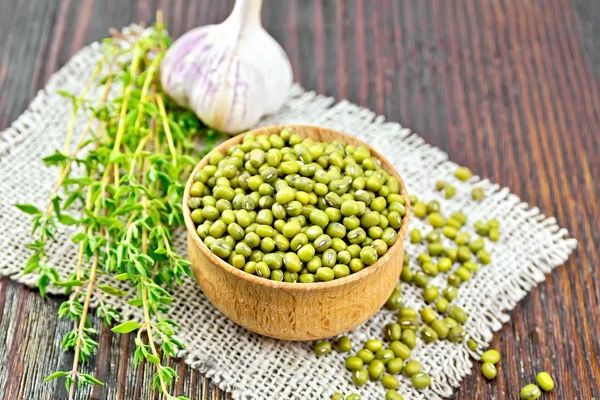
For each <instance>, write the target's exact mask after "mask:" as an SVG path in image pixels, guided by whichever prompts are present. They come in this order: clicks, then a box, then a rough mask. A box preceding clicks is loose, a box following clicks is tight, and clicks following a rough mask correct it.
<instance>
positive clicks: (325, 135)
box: [183, 125, 410, 291]
mask: <svg viewBox="0 0 600 400" xmlns="http://www.w3.org/2000/svg"><path fill="white" fill-rule="evenodd" d="M286 127H287V128H290V129H293V130H294V132H295V133H297V134H299V135H300V136H302V137H312V138H313V139H315V140H316V141H320V142H330V141H333V140H340V141H342V142H344V143H346V144H352V145H355V146H358V145H364V146H367V147H368V148H369V150H370V151H371V154H372V155H373V156H374V157H376V158H377V159H378V160H379V161H380V162H381V166H382V167H383V169H385V170H386V172H387V173H388V174H390V175H393V176H394V177H396V178H397V179H398V180H399V181H400V193H401V194H402V196H403V197H404V200H405V202H406V205H405V207H406V215H405V216H404V217H403V219H402V226H401V227H400V230H399V231H398V237H399V240H397V241H396V243H394V244H393V245H392V246H391V247H390V248H389V249H388V251H386V253H385V254H384V255H383V256H382V257H380V258H379V259H378V260H377V262H376V263H375V264H373V265H371V266H369V267H367V268H364V269H362V270H361V271H359V272H356V273H353V274H350V275H348V276H346V277H344V278H341V279H334V280H332V281H328V282H314V283H310V284H297V283H290V282H278V281H273V280H270V279H264V278H260V277H258V276H255V275H252V274H249V273H247V272H244V271H243V270H239V269H237V268H235V267H233V266H232V265H230V264H229V263H227V262H226V261H224V260H222V259H221V258H219V257H218V256H216V255H215V254H213V253H212V252H211V251H210V249H209V248H208V247H207V246H206V245H205V244H204V243H203V241H202V240H201V239H200V237H199V236H198V235H197V234H196V227H195V224H194V222H193V221H192V218H191V210H190V209H189V207H188V201H189V199H190V197H191V196H190V189H191V186H192V184H193V183H194V180H193V176H194V174H195V173H196V171H198V170H200V169H201V168H202V167H204V166H205V165H207V164H208V162H209V158H210V153H209V154H207V155H206V156H205V157H204V158H203V159H202V160H201V161H200V162H199V163H198V165H197V166H196V168H194V171H193V172H192V173H191V174H190V177H189V179H188V181H187V184H186V187H185V192H184V196H183V212H184V219H185V225H186V228H187V231H188V233H189V237H190V238H191V239H192V240H193V242H194V244H195V245H196V246H197V247H198V248H199V249H200V250H201V251H202V252H203V253H204V254H205V255H206V256H207V258H208V259H209V260H210V261H211V262H213V263H214V264H216V265H218V266H219V267H220V268H222V269H224V270H226V271H227V272H229V273H231V274H232V275H234V276H235V277H237V278H239V279H243V280H246V281H248V282H251V283H254V284H257V285H261V286H267V287H272V288H282V289H285V290H287V291H290V290H291V291H295V290H300V291H306V290H327V289H328V288H331V287H334V286H340V285H344V284H346V283H349V282H351V281H353V280H358V279H366V278H367V277H368V276H369V275H370V274H372V273H374V272H375V271H376V270H377V269H380V268H383V267H385V265H386V264H387V261H388V260H389V258H390V257H391V254H393V253H394V252H393V251H392V249H394V248H395V247H396V246H403V240H401V239H403V238H404V236H405V235H406V232H407V230H408V222H409V219H410V203H409V200H408V192H407V190H406V186H405V185H404V181H403V180H402V178H401V177H400V175H399V174H398V172H397V171H396V169H395V168H394V166H393V165H392V164H391V163H390V162H389V161H388V160H387V159H385V158H384V157H383V156H382V155H381V154H379V153H378V152H377V151H376V150H375V149H373V148H372V147H371V146H370V145H369V144H367V143H365V142H363V141H361V140H359V139H357V138H355V137H353V136H350V135H347V134H345V133H342V132H338V131H336V130H333V129H328V128H321V127H317V126H310V125H281V126H270V127H265V128H259V129H255V130H252V131H249V132H246V133H243V134H240V135H238V136H235V137H233V138H231V139H229V140H227V141H225V142H223V143H221V144H220V145H219V146H217V147H216V148H215V149H213V150H212V151H220V152H221V153H223V154H225V153H226V151H227V149H229V148H230V147H231V146H234V145H237V144H240V143H242V141H243V139H244V137H245V136H246V135H247V134H254V135H272V134H276V133H279V132H280V131H281V129H283V128H286Z"/></svg>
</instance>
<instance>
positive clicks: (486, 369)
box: [481, 362, 497, 380]
mask: <svg viewBox="0 0 600 400" xmlns="http://www.w3.org/2000/svg"><path fill="white" fill-rule="evenodd" d="M481 373H482V374H483V376H485V378H486V379H488V380H492V379H494V378H495V377H496V374H497V371H496V366H495V365H494V364H492V363H490V362H484V363H483V364H482V365H481Z"/></svg>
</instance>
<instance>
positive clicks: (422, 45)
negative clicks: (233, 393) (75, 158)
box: [0, 0, 600, 400]
mask: <svg viewBox="0 0 600 400" xmlns="http://www.w3.org/2000/svg"><path fill="white" fill-rule="evenodd" d="M167 4H170V5H169V8H168V9H167V8H166V7H167ZM232 4H233V0H227V1H219V2H214V1H213V2H210V1H208V0H201V1H200V0H197V1H191V0H190V1H180V0H177V1H172V2H166V1H161V0H124V1H121V0H119V1H116V0H110V1H102V2H99V1H97V2H94V1H92V0H43V1H27V0H3V1H0V37H2V38H3V40H2V41H0V129H3V128H5V127H6V126H8V125H9V124H10V123H11V122H12V121H13V120H14V119H15V118H16V117H17V116H18V115H19V114H20V113H22V112H23V111H24V110H25V108H26V106H27V104H28V103H29V102H30V101H31V99H32V98H33V96H34V95H35V93H36V91H37V90H39V89H40V88H41V87H43V85H44V83H45V82H46V80H47V78H48V77H49V76H50V75H51V74H52V73H53V72H54V71H55V70H56V69H57V68H60V66H62V65H64V63H65V62H66V61H67V60H68V59H69V57H70V56H71V55H72V54H73V53H74V52H76V51H77V50H78V49H79V48H81V46H83V45H84V44H86V43H89V42H90V41H93V40H98V39H100V38H102V37H104V36H105V35H106V32H107V29H108V28H109V27H111V26H114V27H121V26H124V25H127V24H129V23H132V22H136V21H138V22H145V23H146V24H149V23H151V22H152V20H153V18H154V11H155V9H156V8H157V7H163V8H165V18H166V20H167V22H168V24H169V26H170V28H171V32H172V33H174V34H175V35H180V34H182V33H183V32H185V31H187V30H188V29H190V28H193V27H196V26H198V25H202V24H207V23H216V22H220V21H222V20H223V19H224V18H225V17H226V15H227V13H228V11H229V10H230V9H231V7H232ZM263 24H264V25H265V27H266V28H267V29H268V30H269V31H270V32H272V34H273V35H274V37H275V38H276V39H277V40H278V41H279V42H280V43H281V44H282V46H283V47H284V48H285V49H286V51H287V53H288V54H289V56H290V59H291V61H292V66H293V69H294V73H295V76H296V78H297V80H299V81H300V83H301V84H303V85H305V86H306V87H308V88H310V89H316V90H317V91H318V92H320V93H324V94H327V95H333V96H336V97H338V98H348V99H349V100H350V101H352V102H355V103H358V104H360V105H362V106H366V107H369V108H371V109H373V110H375V111H377V112H379V113H384V114H386V115H387V116H388V117H389V118H390V119H391V120H395V121H400V122H402V123H403V124H405V125H406V126H408V127H410V128H412V129H413V130H414V131H416V132H418V133H419V134H421V135H422V136H423V137H424V138H425V139H426V140H428V141H429V142H431V143H432V144H434V145H436V146H439V147H441V148H442V149H444V150H445V151H447V152H448V153H449V154H450V156H451V158H452V159H453V160H455V161H457V162H459V163H461V164H464V165H467V166H469V167H470V168H471V169H472V170H473V171H476V173H477V174H480V175H483V176H487V177H490V178H491V179H492V180H494V181H496V182H498V183H500V184H501V185H507V186H509V187H510V188H511V190H513V191H514V192H515V193H516V194H518V195H519V196H520V197H521V198H523V199H524V200H525V201H528V202H530V203H531V204H535V205H537V206H539V208H540V209H541V211H542V212H544V213H545V214H547V215H554V216H556V218H557V220H558V223H559V224H560V225H561V226H564V227H566V228H567V229H568V230H569V231H570V232H571V234H572V235H573V236H574V237H576V238H577V239H579V240H580V246H579V248H578V250H577V252H576V254H575V255H574V256H573V257H571V259H570V260H569V261H568V262H567V264H566V265H565V266H563V267H560V268H558V270H557V271H555V272H554V273H553V274H552V275H551V276H550V277H548V280H547V281H546V282H545V283H544V284H542V285H540V286H539V287H538V288H536V289H534V290H533V291H532V292H531V294H529V295H528V296H527V297H526V298H525V299H524V300H523V301H522V302H521V303H519V305H518V306H517V308H516V309H515V310H514V311H513V312H512V313H511V316H512V317H513V319H512V321H511V322H510V323H508V324H506V325H505V326H504V327H503V329H502V330H501V331H500V332H499V333H498V334H497V335H496V336H495V339H494V342H493V346H494V347H495V348H498V349H499V350H500V352H501V353H502V354H503V358H504V360H503V362H502V363H501V366H500V369H499V376H498V378H497V379H496V380H495V381H494V382H492V383H488V382H487V381H485V379H483V377H482V376H481V375H480V373H479V372H478V371H477V370H476V369H474V371H473V374H472V375H471V376H468V377H467V378H466V379H465V380H464V381H463V382H462V383H461V387H460V388H459V390H458V392H457V394H456V395H455V396H454V398H457V399H458V398H461V399H462V398H486V399H504V398H513V397H515V396H516V393H518V391H519V389H520V387H521V386H522V385H524V384H526V383H529V382H531V381H533V378H534V376H535V374H536V373H537V372H538V371H541V370H549V371H550V372H551V373H552V374H553V375H554V377H555V379H556V381H557V388H556V390H555V392H553V393H552V394H550V395H549V396H546V398H550V399H571V398H573V399H575V398H577V399H579V398H581V399H591V398H594V396H596V397H597V396H598V393H600V384H599V382H600V366H599V365H598V359H599V357H600V339H599V338H598V336H597V335H595V334H594V332H595V329H597V327H598V326H600V307H599V305H600V304H599V303H600V279H599V271H598V266H599V265H600V251H599V250H600V249H599V247H598V245H599V243H600V226H599V225H600V222H599V221H600V204H599V201H598V199H599V198H600V188H599V185H598V182H600V164H599V163H600V161H599V160H600V158H599V157H598V155H599V154H600V135H598V126H600V90H599V86H598V85H599V83H598V79H600V69H598V65H600V64H599V63H598V60H600V47H599V46H597V43H598V37H599V32H600V31H599V30H598V26H600V7H599V6H598V2H597V1H594V0H573V1H572V2H571V1H568V0H531V1H528V2H523V1H520V0H481V1H479V0H456V1H455V2H447V1H446V2H444V1H439V0H404V1H395V0H379V1H377V2H367V1H360V0H354V1H341V0H338V1H326V0H311V1H301V0H290V1H286V2H281V1H277V0H265V5H264V10H263ZM59 303H60V301H59V300H58V299H54V298H50V299H42V298H40V297H39V295H38V294H37V292H36V291H31V290H29V289H26V288H24V287H22V286H20V285H17V284H15V283H13V282H12V281H10V280H8V279H1V280H0V316H1V319H0V361H1V362H0V393H3V394H4V395H3V398H7V399H8V398H10V399H13V398H15V399H16V398H18V399H34V400H38V399H61V400H62V399H64V398H66V397H65V396H66V392H65V390H64V388H63V387H62V383H58V382H55V383H51V384H41V381H42V379H43V378H44V377H45V376H47V375H48V374H49V373H51V372H53V371H55V370H57V369H60V368H63V369H66V368H68V366H69V365H70V363H71V362H72V359H71V357H72V356H71V355H69V354H64V353H62V351H61V350H60V348H59V345H60V341H61V338H62V335H64V333H65V332H67V331H68V330H69V329H70V324H69V323H68V322H66V321H57V320H56V318H55V316H56V312H57V310H58V305H59ZM94 324H95V325H96V326H100V324H99V321H97V320H95V319H94ZM99 340H100V343H101V347H102V350H101V351H100V353H99V354H98V356H97V357H96V358H95V359H94V360H93V363H92V364H91V365H90V368H91V369H93V370H94V371H95V373H96V374H97V375H98V376H99V377H101V379H103V380H104V381H105V382H106V386H105V387H103V388H95V389H94V390H93V391H88V390H82V391H80V392H79V393H78V398H79V399H86V398H93V399H138V398H143V399H146V398H155V396H153V395H152V394H151V390H150V387H151V375H152V374H151V371H150V370H149V369H148V368H146V366H145V365H142V366H141V367H140V368H138V369H136V368H134V366H133V364H132V357H131V355H132V353H133V348H134V346H133V341H132V340H131V338H129V337H128V336H119V335H113V334H112V333H111V332H110V330H109V329H108V328H106V327H104V328H102V329H101V333H100V335H99ZM173 366H174V368H176V369H177V371H178V372H179V374H180V376H181V380H180V382H179V383H178V388H177V389H178V390H177V392H178V393H185V394H187V395H188V396H190V397H191V398H194V399H221V398H225V397H226V395H225V394H223V393H222V392H221V391H220V390H219V389H218V388H216V387H215V386H214V385H213V384H211V383H210V382H209V381H208V380H207V379H205V378H204V377H203V376H202V374H200V373H198V372H197V371H194V370H192V369H190V368H188V367H187V366H185V365H184V363H183V362H181V361H176V362H174V363H173Z"/></svg>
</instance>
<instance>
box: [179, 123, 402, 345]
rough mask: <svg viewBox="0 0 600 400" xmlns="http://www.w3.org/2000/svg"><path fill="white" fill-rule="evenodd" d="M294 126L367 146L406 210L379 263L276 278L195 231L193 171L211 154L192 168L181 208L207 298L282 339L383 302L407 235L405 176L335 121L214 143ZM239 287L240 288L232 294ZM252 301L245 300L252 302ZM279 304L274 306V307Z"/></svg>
mask: <svg viewBox="0 0 600 400" xmlns="http://www.w3.org/2000/svg"><path fill="white" fill-rule="evenodd" d="M284 127H287V128H290V129H292V130H293V132H295V133H296V134H297V135H300V136H301V137H303V138H307V137H309V138H312V139H314V140H315V141H318V142H332V141H335V140H337V141H341V142H343V143H346V144H349V145H354V146H366V147H368V148H369V150H370V151H371V155H372V156H373V157H375V158H377V159H378V160H379V162H380V163H381V167H382V168H383V169H384V170H385V171H387V172H388V173H389V174H390V175H391V176H393V177H395V178H396V179H397V180H398V181H399V182H400V187H401V191H400V194H401V195H402V196H403V197H404V199H405V201H406V215H404V217H403V218H402V226H401V227H400V230H399V231H398V240H397V241H396V243H394V244H393V245H392V246H391V247H390V248H389V249H388V250H387V252H386V253H385V254H384V255H383V256H382V257H381V258H379V259H378V260H377V262H376V263H374V264H373V265H371V266H369V267H368V268H364V269H363V270H361V271H358V272H356V273H353V274H351V275H350V276H347V277H345V278H344V279H335V280H332V281H329V282H317V283H314V284H310V285H299V284H296V283H287V282H277V281H273V280H268V279H263V278H259V277H257V276H255V275H250V274H248V273H246V272H243V271H240V270H238V269H236V268H234V267H233V266H231V265H230V264H228V263H227V262H225V261H223V260H222V259H220V258H219V257H218V256H216V255H215V254H213V253H212V252H211V251H210V250H209V249H208V248H207V247H206V246H205V245H204V243H203V242H202V240H201V239H200V238H199V237H198V234H197V233H196V228H197V224H195V223H194V221H192V217H191V211H190V209H189V207H188V206H187V204H188V203H189V201H190V198H191V195H190V190H191V188H192V185H193V184H194V179H193V177H194V175H195V174H196V173H197V172H198V171H200V170H201V169H202V168H203V167H205V166H206V165H208V163H209V161H210V157H211V153H209V154H207V155H206V156H205V157H204V158H203V159H202V160H201V161H200V162H199V163H198V165H197V166H196V168H195V169H194V171H193V172H192V174H191V176H190V178H189V180H188V182H187V185H186V187H185V193H184V195H183V214H184V217H185V225H186V228H187V247H188V256H189V258H190V261H191V263H192V266H191V268H192V272H193V273H194V276H195V277H196V281H197V282H198V284H199V285H200V287H201V288H202V291H203V292H204V294H205V295H206V297H207V298H208V299H209V300H210V302H211V303H212V304H213V305H214V306H215V307H217V308H218V309H219V310H220V311H221V312H222V313H223V314H225V315H226V316H227V317H228V318H229V319H231V320H232V321H233V322H235V323H236V324H239V325H241V326H243V327H245V328H247V329H249V330H251V331H253V332H257V333H259V334H261V335H265V336H269V337H274V338H276V339H283V340H318V339H326V338H330V337H333V336H337V335H340V334H342V333H344V332H348V331H350V330H352V329H354V328H356V327H357V326H358V325H360V324H362V323H363V322H365V321H366V320H368V319H369V318H371V317H372V316H373V315H374V314H375V313H376V312H377V311H379V310H380V309H381V307H382V306H383V305H384V304H385V302H386V300H387V299H388V298H389V296H390V294H391V293H392V291H393V290H394V287H395V286H396V283H397V282H398V279H399V277H400V272H402V264H403V260H404V237H405V236H406V233H407V232H408V227H409V220H410V202H409V200H408V191H407V189H406V186H405V185H404V182H403V180H402V177H401V176H400V175H399V174H398V171H396V169H395V168H394V166H393V164H392V163H390V162H389V161H388V160H386V159H385V158H384V157H383V156H382V155H381V154H380V153H379V152H377V151H376V150H375V149H374V148H373V147H371V146H370V145H368V144H367V143H365V142H363V141H361V140H358V139H356V138H355V137H353V136H350V135H347V134H344V133H342V132H338V131H336V130H333V129H328V128H322V127H317V126H307V125H285V126H270V127H266V128H259V129H255V130H252V131H250V132H247V133H244V134H241V135H237V136H235V137H232V138H231V139H229V140H227V141H225V142H223V143H221V144H220V145H219V146H217V147H216V148H215V149H214V150H213V151H215V152H217V151H218V152H221V153H223V154H227V150H228V149H230V148H232V146H236V145H239V144H241V143H242V141H243V140H244V137H245V136H246V135H255V136H259V135H267V136H268V135H275V134H278V133H279V132H281V130H282V129H283V128H284ZM229 293H235V296H229V295H227V294H229ZM250 304H251V305H252V307H248V305H250ZM273 304H276V305H277V307H273Z"/></svg>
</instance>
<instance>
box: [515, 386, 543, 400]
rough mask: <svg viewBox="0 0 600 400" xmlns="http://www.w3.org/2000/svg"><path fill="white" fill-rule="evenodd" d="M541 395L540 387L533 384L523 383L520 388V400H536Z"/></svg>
mask: <svg viewBox="0 0 600 400" xmlns="http://www.w3.org/2000/svg"><path fill="white" fill-rule="evenodd" d="M541 395H542V392H541V391H540V388H539V387H537V386H536V385H534V384H532V383H531V384H529V385H525V386H524V387H523V388H522V389H521V393H520V396H521V400H537V399H539V398H540V396H541Z"/></svg>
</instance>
